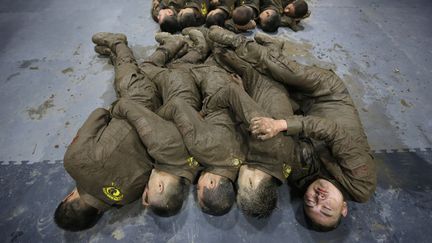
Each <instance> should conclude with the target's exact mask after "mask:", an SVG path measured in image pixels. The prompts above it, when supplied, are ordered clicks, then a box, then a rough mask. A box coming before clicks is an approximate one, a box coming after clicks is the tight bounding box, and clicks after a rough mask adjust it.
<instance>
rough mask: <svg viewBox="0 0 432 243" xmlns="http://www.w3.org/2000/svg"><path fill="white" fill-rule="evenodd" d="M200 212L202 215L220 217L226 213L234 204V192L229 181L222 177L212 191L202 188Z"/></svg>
mask: <svg viewBox="0 0 432 243" xmlns="http://www.w3.org/2000/svg"><path fill="white" fill-rule="evenodd" d="M203 190H204V191H203V198H202V200H201V210H202V211H203V212H204V213H207V214H210V215H214V216H220V215H224V214H226V213H228V212H229V211H230V209H231V207H232V205H233V204H234V200H235V191H234V186H233V184H232V183H231V181H230V180H229V179H228V178H226V177H222V178H221V179H220V181H219V185H218V186H216V187H214V188H213V189H209V188H207V187H206V188H204V189H203Z"/></svg>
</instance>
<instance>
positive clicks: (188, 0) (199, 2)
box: [184, 0, 210, 18]
mask: <svg viewBox="0 0 432 243" xmlns="http://www.w3.org/2000/svg"><path fill="white" fill-rule="evenodd" d="M184 7H185V8H194V9H195V10H197V11H198V12H199V13H200V14H201V17H203V18H205V17H206V16H207V14H208V12H209V11H210V1H209V0H185V6H184Z"/></svg>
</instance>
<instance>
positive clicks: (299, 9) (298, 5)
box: [293, 0, 308, 18]
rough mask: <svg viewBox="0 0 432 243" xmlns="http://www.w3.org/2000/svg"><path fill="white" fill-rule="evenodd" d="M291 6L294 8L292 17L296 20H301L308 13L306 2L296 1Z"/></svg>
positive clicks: (302, 0)
mask: <svg viewBox="0 0 432 243" xmlns="http://www.w3.org/2000/svg"><path fill="white" fill-rule="evenodd" d="M293 4H294V7H295V15H294V16H295V17H296V18H303V17H304V16H305V15H306V14H307V12H308V4H307V3H306V1H304V0H298V1H295V2H294V3H293Z"/></svg>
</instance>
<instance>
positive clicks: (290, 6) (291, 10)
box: [284, 3, 295, 17]
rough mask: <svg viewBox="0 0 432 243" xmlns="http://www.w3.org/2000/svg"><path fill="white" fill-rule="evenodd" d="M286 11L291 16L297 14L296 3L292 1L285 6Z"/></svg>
mask: <svg viewBox="0 0 432 243" xmlns="http://www.w3.org/2000/svg"><path fill="white" fill-rule="evenodd" d="M284 13H285V14H286V15H288V16H290V17H294V16H295V6H294V4H292V3H290V4H288V5H287V6H286V7H285V8H284Z"/></svg>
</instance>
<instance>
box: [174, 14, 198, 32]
mask: <svg viewBox="0 0 432 243" xmlns="http://www.w3.org/2000/svg"><path fill="white" fill-rule="evenodd" d="M179 24H180V28H181V29H184V28H187V27H196V26H200V25H201V23H200V21H199V20H198V19H197V17H196V16H195V14H194V13H185V14H182V15H181V16H179Z"/></svg>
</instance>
